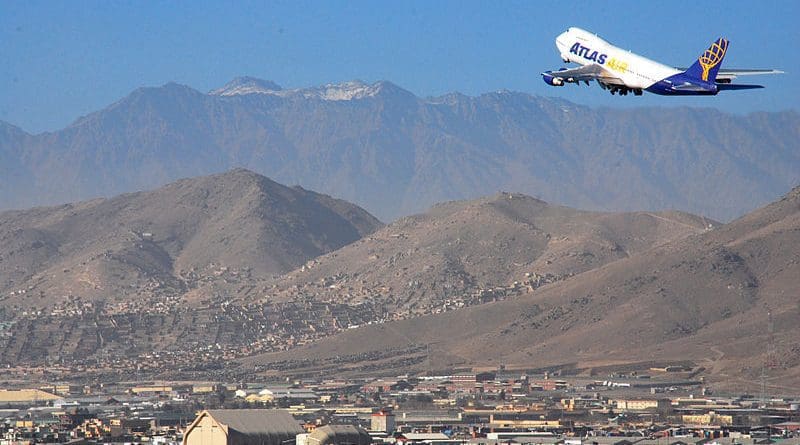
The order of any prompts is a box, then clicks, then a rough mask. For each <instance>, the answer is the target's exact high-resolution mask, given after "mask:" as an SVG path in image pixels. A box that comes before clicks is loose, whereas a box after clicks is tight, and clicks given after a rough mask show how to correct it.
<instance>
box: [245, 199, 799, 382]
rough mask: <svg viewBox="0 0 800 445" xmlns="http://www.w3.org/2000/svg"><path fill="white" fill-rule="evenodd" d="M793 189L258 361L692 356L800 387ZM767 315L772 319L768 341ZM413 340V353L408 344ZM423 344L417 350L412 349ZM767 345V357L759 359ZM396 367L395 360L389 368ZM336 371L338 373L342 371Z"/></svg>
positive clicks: (420, 363) (725, 371) (419, 365)
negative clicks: (579, 262)
mask: <svg viewBox="0 0 800 445" xmlns="http://www.w3.org/2000/svg"><path fill="white" fill-rule="evenodd" d="M797 246H800V188H795V189H794V190H792V191H791V192H790V193H789V194H787V195H786V196H785V197H784V198H783V199H781V200H779V201H777V202H775V203H773V204H770V205H768V206H766V207H764V208H761V209H759V210H756V211H755V212H752V213H751V214H748V215H746V216H744V217H742V218H740V219H738V220H736V221H734V222H732V223H729V224H727V225H725V226H722V227H720V228H718V229H716V230H713V231H710V232H707V233H703V234H698V235H694V236H691V237H689V238H685V239H680V240H677V241H674V242H671V243H668V244H665V245H663V246H659V247H655V248H653V249H652V250H648V251H647V252H645V253H642V254H640V255H635V256H631V257H630V258H624V259H622V260H619V261H616V262H613V263H610V264H608V265H606V266H604V267H601V268H599V269H595V270H591V271H588V272H585V273H583V274H580V275H577V276H575V277H573V278H571V279H569V280H565V281H562V282H559V283H556V284H553V285H550V286H546V287H544V288H541V289H539V290H537V291H536V292H533V293H531V294H528V295H526V296H523V297H521V298H518V299H514V300H507V301H503V302H498V303H492V304H487V305H482V306H477V307H472V308H468V309H464V310H458V311H453V312H448V313H445V314H440V315H436V316H430V317H422V318H418V319H414V320H406V321H402V322H396V323H385V324H382V325H378V326H369V327H365V328H362V329H357V330H352V331H349V332H346V333H344V334H342V335H340V336H337V337H334V338H330V339H327V340H326V341H323V342H320V343H318V344H315V345H311V346H309V347H307V348H305V349H299V350H296V351H293V352H291V353H289V354H277V355H276V354H273V355H266V356H260V357H255V358H253V359H251V360H253V361H254V362H255V363H261V364H264V365H265V366H266V367H267V368H269V363H275V362H278V361H285V360H287V359H292V360H297V359H302V358H308V357H312V358H314V359H315V361H314V362H306V365H307V366H306V367H308V368H313V367H314V366H316V365H321V366H324V364H325V363H328V361H330V358H331V357H336V356H346V357H350V359H349V360H350V361H352V362H355V363H358V362H359V361H360V360H362V358H363V357H369V356H370V353H372V354H374V353H375V351H386V350H396V351H412V352H410V353H408V354H409V360H408V362H407V363H408V364H409V365H408V366H407V368H408V369H410V370H414V369H416V370H420V369H423V368H425V367H441V366H448V365H454V364H459V365H484V364H500V363H504V364H507V365H527V366H544V365H558V364H570V363H572V364H574V363H577V364H579V366H583V367H592V366H595V365H605V364H609V363H628V362H635V361H641V360H661V361H663V360H684V359H692V360H694V361H695V362H696V363H697V364H698V365H699V366H704V367H706V369H707V371H706V372H707V373H708V375H709V378H710V379H711V381H713V382H716V384H718V385H723V386H733V385H737V386H738V387H739V388H743V387H744V388H750V389H755V388H757V386H758V384H757V383H756V381H757V375H758V374H759V373H760V370H761V365H762V363H765V362H771V363H772V366H771V368H770V370H769V374H770V376H771V380H770V385H771V387H772V389H773V390H775V391H779V390H793V391H797V389H798V388H800V347H798V345H800V327H799V326H800V323H798V321H800V296H799V295H800V280H798V277H800V250H798V248H797ZM768 313H771V316H772V320H773V323H772V324H773V326H774V327H773V332H774V334H772V335H773V337H774V339H773V340H772V342H771V344H773V345H774V349H773V348H770V347H768V346H767V345H768V344H770V341H769V337H770V333H769V332H770V329H769V328H768V327H769V322H768V315H767V314H768ZM409 345H416V346H417V349H416V350H411V349H408V347H409ZM420 345H422V346H424V351H423V352H420V350H419V346H420ZM770 350H774V354H771V355H772V357H768V352H769V351H770ZM393 366H397V364H393ZM336 369H340V370H346V369H347V367H345V366H342V365H341V364H339V365H337V367H336Z"/></svg>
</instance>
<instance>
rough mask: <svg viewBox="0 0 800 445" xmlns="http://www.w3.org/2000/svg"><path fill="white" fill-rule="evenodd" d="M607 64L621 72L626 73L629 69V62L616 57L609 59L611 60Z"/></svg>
mask: <svg viewBox="0 0 800 445" xmlns="http://www.w3.org/2000/svg"><path fill="white" fill-rule="evenodd" d="M606 66H607V67H609V68H611V69H612V70H614V71H617V72H620V73H624V72H625V71H627V70H628V62H623V61H622V60H619V59H617V58H616V57H614V58H611V59H609V61H608V62H606Z"/></svg>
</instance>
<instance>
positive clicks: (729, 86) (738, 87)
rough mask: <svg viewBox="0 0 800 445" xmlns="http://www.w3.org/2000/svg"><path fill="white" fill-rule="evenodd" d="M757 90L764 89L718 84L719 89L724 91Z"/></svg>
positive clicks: (736, 84) (756, 86) (734, 84)
mask: <svg viewBox="0 0 800 445" xmlns="http://www.w3.org/2000/svg"><path fill="white" fill-rule="evenodd" d="M757 88H764V86H763V85H743V84H740V83H718V84H717V89H718V90H720V91H722V90H755V89H757Z"/></svg>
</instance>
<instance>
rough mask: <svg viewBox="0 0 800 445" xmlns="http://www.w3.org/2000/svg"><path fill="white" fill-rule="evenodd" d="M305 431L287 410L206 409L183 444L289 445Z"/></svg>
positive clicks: (188, 429) (190, 428)
mask: <svg viewBox="0 0 800 445" xmlns="http://www.w3.org/2000/svg"><path fill="white" fill-rule="evenodd" d="M304 432H305V430H303V428H302V427H301V426H300V424H299V423H298V422H297V421H296V420H295V419H294V417H292V415H291V414H289V412H288V411H285V410H280V409H216V410H206V411H203V412H201V413H200V414H199V415H198V416H197V418H196V419H195V420H194V422H192V424H191V425H189V427H188V428H187V429H186V433H185V434H184V436H183V445H244V444H248V445H287V444H290V443H293V442H294V441H295V440H296V437H297V435H298V434H302V433H304Z"/></svg>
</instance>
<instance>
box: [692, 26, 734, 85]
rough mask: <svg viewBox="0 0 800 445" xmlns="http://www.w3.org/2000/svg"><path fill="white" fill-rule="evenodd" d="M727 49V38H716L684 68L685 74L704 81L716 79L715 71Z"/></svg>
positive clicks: (717, 69)
mask: <svg viewBox="0 0 800 445" xmlns="http://www.w3.org/2000/svg"><path fill="white" fill-rule="evenodd" d="M727 51H728V40H726V39H723V38H722V37H720V38H718V39H717V40H716V41H715V42H714V43H712V44H711V46H710V47H708V49H707V50H706V51H705V52H704V53H703V54H702V55H701V56H700V57H698V58H697V61H696V62H695V63H694V64H692V66H690V67H689V69H688V70H686V75H687V76H689V77H692V78H695V79H700V80H702V81H704V82H712V83H713V82H714V81H716V80H717V72H718V71H719V67H720V66H722V59H723V58H725V52H727Z"/></svg>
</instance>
